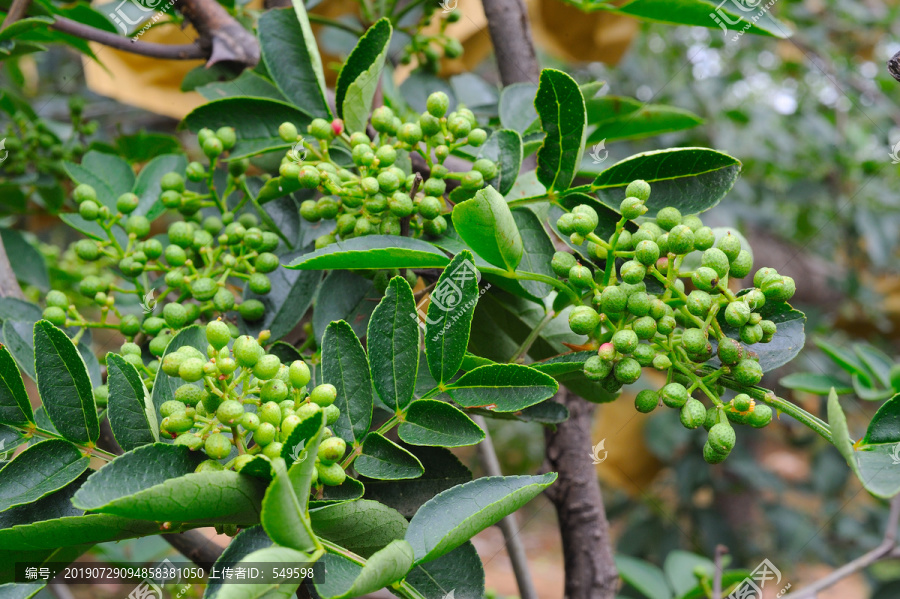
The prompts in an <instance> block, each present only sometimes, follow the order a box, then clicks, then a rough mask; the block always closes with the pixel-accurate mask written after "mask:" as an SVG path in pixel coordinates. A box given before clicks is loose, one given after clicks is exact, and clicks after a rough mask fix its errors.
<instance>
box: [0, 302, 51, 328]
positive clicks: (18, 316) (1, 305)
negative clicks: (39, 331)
mask: <svg viewBox="0 0 900 599" xmlns="http://www.w3.org/2000/svg"><path fill="white" fill-rule="evenodd" d="M41 313H42V311H41V308H40V307H39V306H37V305H36V304H32V303H31V302H28V301H25V300H20V299H17V298H14V297H0V321H4V320H22V321H29V320H30V321H31V322H37V321H39V320H40V319H41Z"/></svg>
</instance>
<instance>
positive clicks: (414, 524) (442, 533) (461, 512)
mask: <svg viewBox="0 0 900 599" xmlns="http://www.w3.org/2000/svg"><path fill="white" fill-rule="evenodd" d="M555 480H556V473H554V472H548V473H547V474H544V475H543V476H505V477H504V476H489V477H485V478H479V479H477V480H473V481H472V482H469V483H465V484H462V485H459V486H456V487H453V488H452V489H449V490H447V491H445V492H443V493H441V494H440V495H438V496H436V497H434V499H431V500H430V501H428V502H427V503H426V504H425V505H423V506H422V507H421V508H419V511H418V512H416V515H415V516H413V519H412V520H411V521H410V523H409V528H408V529H407V530H406V540H407V541H409V543H410V545H412V547H413V551H414V552H415V559H416V563H424V562H428V561H431V560H434V559H437V558H439V557H440V556H442V555H445V554H447V553H449V552H451V551H453V550H454V549H456V548H457V547H459V546H460V545H462V544H463V543H465V542H466V541H468V540H469V539H470V538H472V537H473V536H475V535H476V534H478V533H479V532H481V531H482V530H484V529H485V528H487V527H488V526H491V525H492V524H495V523H497V522H499V521H500V520H501V519H502V518H504V517H505V516H508V515H509V514H511V513H513V512H515V511H516V510H517V509H519V508H520V507H522V506H523V505H525V504H526V503H528V502H529V501H531V500H532V499H533V498H534V497H535V496H537V495H539V494H540V493H541V491H543V490H544V489H546V488H547V487H548V486H550V485H551V484H552V483H553V481H555Z"/></svg>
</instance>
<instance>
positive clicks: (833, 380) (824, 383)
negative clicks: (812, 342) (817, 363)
mask: <svg viewBox="0 0 900 599" xmlns="http://www.w3.org/2000/svg"><path fill="white" fill-rule="evenodd" d="M778 382H779V383H780V384H781V386H782V387H787V388H788V389H796V390H798V391H806V392H807V393H815V394H816V395H828V392H829V391H830V390H831V388H832V387H834V389H835V391H836V392H837V393H839V394H841V395H843V394H845V393H852V392H853V387H851V386H850V385H848V384H847V383H846V382H845V381H842V380H841V379H839V378H837V377H836V376H832V375H830V374H820V373H815V372H794V373H792V374H789V375H787V376H783V377H781V380H779V381H778Z"/></svg>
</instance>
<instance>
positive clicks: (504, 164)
mask: <svg viewBox="0 0 900 599" xmlns="http://www.w3.org/2000/svg"><path fill="white" fill-rule="evenodd" d="M478 158H486V159H488V160H491V161H492V162H495V163H497V165H499V168H498V169H497V176H495V177H494V178H493V179H491V180H490V181H486V183H487V184H488V185H490V186H491V187H493V188H494V189H496V190H497V191H499V192H500V195H502V196H505V195H506V194H508V193H509V190H511V189H512V187H513V185H514V184H515V182H516V179H517V178H518V177H519V171H520V170H522V136H521V135H519V132H518V131H514V130H512V129H498V130H497V131H494V132H493V133H492V134H491V136H490V138H488V140H487V141H486V142H485V143H484V145H483V146H481V149H480V150H479V151H478Z"/></svg>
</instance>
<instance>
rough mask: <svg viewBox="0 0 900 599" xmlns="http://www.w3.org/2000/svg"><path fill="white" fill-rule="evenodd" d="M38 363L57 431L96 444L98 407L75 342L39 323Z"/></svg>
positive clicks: (40, 384)
mask: <svg viewBox="0 0 900 599" xmlns="http://www.w3.org/2000/svg"><path fill="white" fill-rule="evenodd" d="M4 326H5V325H4ZM34 360H35V371H36V373H37V386H38V391H39V392H40V395H41V400H42V401H43V403H44V407H45V408H46V409H47V415H48V416H49V417H50V420H51V421H53V424H54V426H56V429H57V430H58V431H59V432H60V434H61V435H62V436H63V437H65V438H66V439H69V440H71V441H75V442H76V443H92V442H94V441H96V440H97V438H98V437H99V436H100V422H99V420H98V419H97V404H96V403H94V394H93V391H92V389H91V380H90V377H89V376H88V372H87V367H86V366H85V363H84V359H83V358H82V357H81V354H79V353H78V349H77V348H76V347H75V344H73V343H72V340H71V339H69V338H68V337H67V336H66V334H65V333H64V332H63V331H61V330H60V329H58V328H56V327H55V326H53V325H52V324H50V323H49V322H47V321H46V320H41V321H39V322H37V323H36V324H35V325H34Z"/></svg>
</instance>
